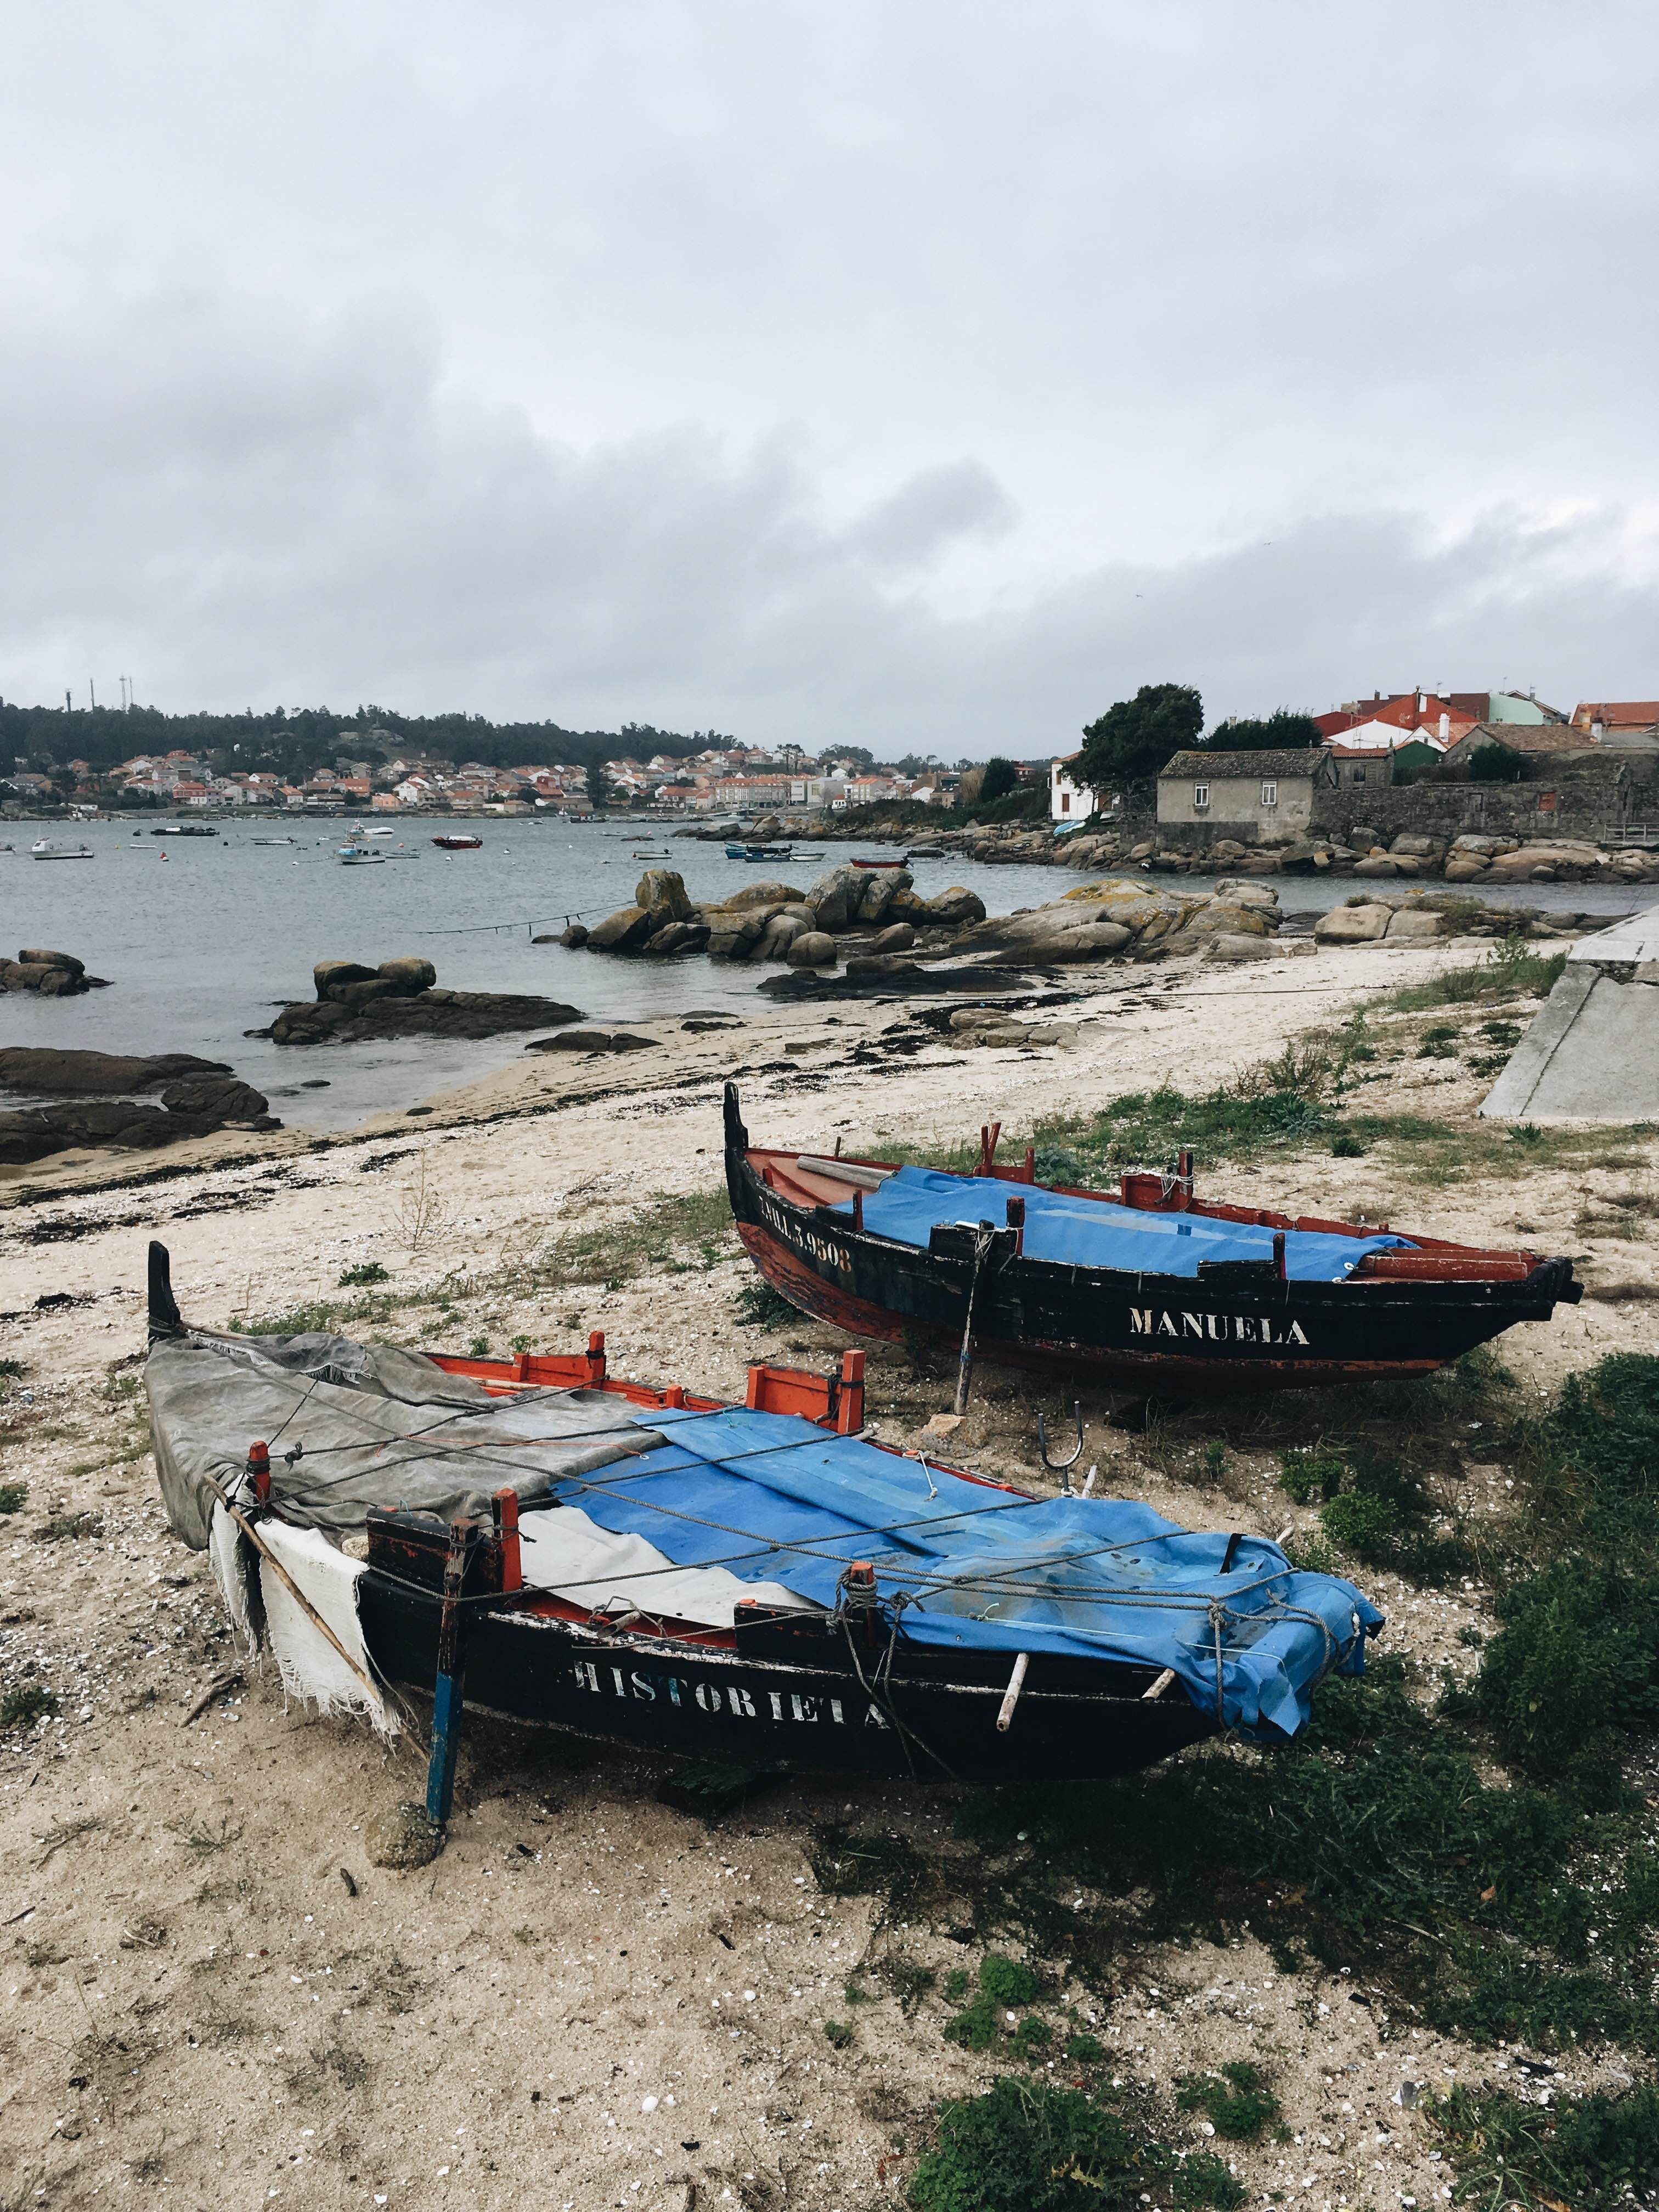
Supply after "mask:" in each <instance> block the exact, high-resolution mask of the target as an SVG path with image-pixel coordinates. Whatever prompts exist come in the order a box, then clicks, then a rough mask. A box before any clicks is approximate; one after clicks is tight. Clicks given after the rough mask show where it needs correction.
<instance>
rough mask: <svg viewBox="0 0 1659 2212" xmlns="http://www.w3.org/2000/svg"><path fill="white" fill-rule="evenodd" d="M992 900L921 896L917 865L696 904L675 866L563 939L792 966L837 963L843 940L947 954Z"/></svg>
mask: <svg viewBox="0 0 1659 2212" xmlns="http://www.w3.org/2000/svg"><path fill="white" fill-rule="evenodd" d="M984 918H985V904H984V902H983V900H982V899H981V898H980V897H979V896H977V895H976V894H975V892H973V891H969V890H961V889H960V888H957V889H953V890H947V891H941V892H940V893H939V895H938V896H937V897H934V898H931V899H924V898H921V897H918V896H917V894H916V892H915V888H914V886H913V882H912V878H911V875H910V872H909V870H908V868H868V869H866V868H854V867H848V866H842V867H836V868H831V869H830V870H829V872H828V873H827V874H825V875H823V876H820V877H819V878H818V880H817V882H816V883H815V884H812V885H811V888H810V889H809V890H800V889H799V888H798V887H797V886H796V885H795V884H784V883H760V884H746V885H745V886H744V889H743V890H740V891H736V892H734V893H733V894H732V896H731V897H730V898H728V899H724V900H721V901H719V902H705V903H703V904H702V905H695V904H694V903H693V902H692V901H691V899H690V896H688V894H687V892H686V888H685V884H684V878H682V877H681V876H680V875H679V874H678V872H677V871H676V870H674V869H672V868H647V870H646V872H645V873H644V875H642V876H641V878H640V880H639V884H638V885H637V887H636V888H635V893H634V903H633V904H632V906H625V907H622V908H618V910H617V912H616V913H615V914H613V915H609V916H607V918H606V919H605V921H601V922H599V923H598V924H596V926H595V927H593V928H592V929H587V928H585V927H583V926H582V924H581V923H580V922H574V923H573V924H572V925H571V927H569V928H568V929H567V930H566V931H565V932H564V933H563V935H562V937H560V938H559V939H558V940H557V942H558V943H559V944H561V945H573V946H575V945H585V946H586V949H587V950H588V951H590V952H626V953H634V954H638V955H640V956H641V957H645V958H648V959H653V960H660V959H669V958H672V957H675V956H677V955H678V954H680V953H686V952H706V953H707V954H708V957H709V958H710V959H712V960H745V961H755V962H777V963H785V964H787V966H789V967H791V968H801V969H817V968H832V967H834V966H835V965H836V962H837V960H838V959H839V957H840V951H841V942H842V941H843V940H846V939H849V938H856V939H857V940H858V943H859V949H860V951H862V952H864V953H866V954H869V955H874V956H876V957H894V956H897V955H900V954H903V953H908V952H910V951H915V950H916V949H918V948H921V949H926V950H932V951H942V950H945V949H946V947H947V946H948V945H949V943H950V942H951V939H954V938H955V937H956V936H957V935H958V934H959V933H960V932H961V931H962V930H963V928H964V927H968V926H969V925H970V924H972V923H974V922H976V921H983V920H984Z"/></svg>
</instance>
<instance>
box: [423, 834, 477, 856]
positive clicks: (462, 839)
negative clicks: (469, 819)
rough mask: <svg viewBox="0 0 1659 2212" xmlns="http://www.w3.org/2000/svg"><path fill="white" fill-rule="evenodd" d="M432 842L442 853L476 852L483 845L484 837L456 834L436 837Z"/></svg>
mask: <svg viewBox="0 0 1659 2212" xmlns="http://www.w3.org/2000/svg"><path fill="white" fill-rule="evenodd" d="M432 842H433V843H434V844H435V846H436V847H437V848H438V850H439V851H440V852H441V853H476V852H477V851H478V850H479V848H481V846H482V845H483V838H482V837H472V836H447V837H435V838H434V839H433V841H432Z"/></svg>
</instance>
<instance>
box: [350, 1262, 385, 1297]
mask: <svg viewBox="0 0 1659 2212" xmlns="http://www.w3.org/2000/svg"><path fill="white" fill-rule="evenodd" d="M391 1280H392V1278H391V1276H390V1275H389V1274H388V1273H387V1272H386V1269H385V1268H384V1267H382V1266H381V1265H380V1261H378V1260H364V1261H361V1262H360V1263H359V1265H358V1266H356V1267H345V1268H343V1269H342V1270H341V1273H340V1288H341V1289H342V1290H343V1291H349V1290H360V1289H362V1288H364V1287H365V1286H366V1285H368V1284H370V1283H389V1282H390V1281H391Z"/></svg>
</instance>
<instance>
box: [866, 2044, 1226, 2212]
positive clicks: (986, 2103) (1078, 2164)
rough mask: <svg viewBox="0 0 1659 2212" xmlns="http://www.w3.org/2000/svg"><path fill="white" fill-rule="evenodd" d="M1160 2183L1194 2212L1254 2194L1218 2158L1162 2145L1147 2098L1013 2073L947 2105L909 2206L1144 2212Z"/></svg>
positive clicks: (995, 2211) (945, 2210)
mask: <svg viewBox="0 0 1659 2212" xmlns="http://www.w3.org/2000/svg"><path fill="white" fill-rule="evenodd" d="M1153 2186H1155V2187H1156V2188H1157V2189H1158V2197H1159V2200H1160V2201H1164V2202H1173V2203H1176V2205H1179V2206H1182V2207H1183V2208H1186V2207H1191V2208H1194V2212H1196V2208H1199V2207H1201V2206H1210V2207H1213V2208H1214V2212H1231V2208H1233V2207H1234V2206H1237V2205H1239V2204H1242V2203H1243V2202H1244V2197H1245V2191H1244V2189H1243V2186H1242V2185H1241V2184H1240V2183H1239V2182H1237V2180H1236V2179H1234V2178H1233V2176H1232V2175H1231V2173H1229V2172H1228V2171H1227V2168H1226V2166H1225V2162H1224V2161H1223V2160H1220V2159H1218V2158H1217V2157H1215V2156H1214V2154H1212V2153H1206V2152H1197V2153H1194V2154H1192V2155H1191V2156H1189V2157H1188V2158H1187V2159H1185V2160H1182V2159H1181V2158H1180V2157H1179V2156H1178V2155H1177V2154H1176V2152H1175V2151H1173V2150H1171V2149H1170V2148H1169V2146H1168V2145H1167V2144H1165V2143H1164V2142H1161V2141H1159V2140H1158V2136H1157V2135H1156V2134H1155V2133H1154V2131H1153V2128H1152V2113H1151V2111H1150V2109H1149V2107H1148V2106H1147V2103H1146V2100H1144V2099H1139V2098H1130V2097H1127V2096H1124V2097H1117V2096H1114V2095H1113V2094H1111V2093H1109V2092H1103V2093H1099V2094H1097V2095H1093V2096H1091V2095H1085V2094H1084V2093H1081V2092H1079V2091H1078V2090H1075V2089H1063V2088H1055V2087H1053V2086H1051V2085H1050V2084H1049V2083H1048V2082H1045V2081H1020V2080H1017V2079H1015V2078H1013V2077H1010V2076H1005V2078H1004V2079H1002V2080H1001V2081H997V2082H994V2084H993V2085H992V2087H990V2088H989V2089H988V2090H987V2091H986V2092H985V2093H984V2094H983V2095H982V2096H977V2097H965V2098H962V2099H959V2100H956V2101H954V2102H952V2103H951V2104H947V2105H946V2106H945V2108H944V2110H943V2112H941V2114H940V2116H939V2139H938V2142H937V2143H936V2145H935V2147H934V2148H933V2149H932V2150H931V2151H929V2152H928V2153H927V2156H926V2157H925V2158H923V2159H922V2160H921V2164H920V2165H919V2166H917V2168H916V2172H915V2179H913V2180H912V2182H911V2184H910V2191H909V2200H908V2201H909V2203H910V2204H911V2206H912V2207H913V2208H914V2212H1130V2208H1134V2212H1139V2205H1140V2203H1141V2201H1142V2198H1143V2197H1146V2196H1148V2195H1149V2193H1150V2188H1151V2187H1153ZM1166 2192H1167V2194H1166Z"/></svg>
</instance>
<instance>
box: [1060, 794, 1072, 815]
mask: <svg viewBox="0 0 1659 2212" xmlns="http://www.w3.org/2000/svg"><path fill="white" fill-rule="evenodd" d="M1071 811H1072V794H1071V793H1070V792H1069V791H1062V792H1061V793H1060V812H1061V813H1062V814H1069V813H1070V812H1071Z"/></svg>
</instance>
